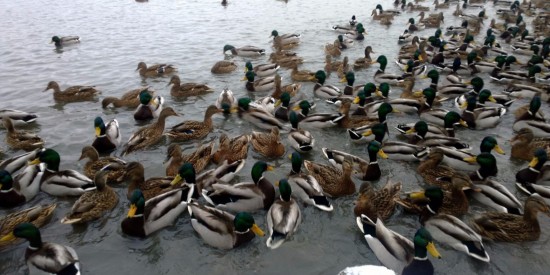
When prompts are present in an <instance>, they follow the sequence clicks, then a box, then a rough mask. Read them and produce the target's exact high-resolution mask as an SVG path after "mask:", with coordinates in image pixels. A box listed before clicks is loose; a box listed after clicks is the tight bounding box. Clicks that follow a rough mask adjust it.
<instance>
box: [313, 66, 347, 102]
mask: <svg viewBox="0 0 550 275" xmlns="http://www.w3.org/2000/svg"><path fill="white" fill-rule="evenodd" d="M315 78H316V79H317V83H315V85H314V86H313V94H315V96H317V97H320V98H322V99H330V98H333V97H337V96H339V95H340V94H342V93H341V92H340V89H338V88H337V87H335V86H332V85H325V80H326V79H327V74H326V73H325V71H322V70H319V71H317V72H316V73H315Z"/></svg>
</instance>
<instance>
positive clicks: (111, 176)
mask: <svg viewBox="0 0 550 275" xmlns="http://www.w3.org/2000/svg"><path fill="white" fill-rule="evenodd" d="M86 158H87V159H88V161H87V162H86V164H84V175H86V177H88V178H94V177H95V175H96V173H97V172H99V171H100V170H101V168H103V167H105V166H107V165H110V164H118V165H119V166H121V167H119V168H120V169H117V168H116V167H114V166H113V167H111V168H110V169H109V170H108V171H107V176H106V177H107V179H106V181H107V183H111V184H112V183H120V182H121V181H122V180H121V178H120V177H121V176H122V175H123V173H124V170H123V169H122V167H123V166H125V165H126V162H125V161H123V160H121V159H119V158H117V157H111V156H107V157H102V158H100V157H99V153H98V152H97V150H96V149H95V148H94V147H92V146H84V147H83V148H82V152H81V153H80V158H78V160H79V161H80V160H83V159H86Z"/></svg>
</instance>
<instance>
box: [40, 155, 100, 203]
mask: <svg viewBox="0 0 550 275" xmlns="http://www.w3.org/2000/svg"><path fill="white" fill-rule="evenodd" d="M60 162H61V158H60V156H59V153H57V151H55V150H54V149H50V148H48V149H42V150H41V151H40V152H39V153H38V154H37V157H36V159H34V160H33V161H31V162H30V163H29V165H37V166H38V167H39V172H38V174H36V175H35V179H33V181H35V180H37V181H38V182H40V190H42V191H44V192H46V193H48V194H50V195H52V196H80V195H82V194H83V193H84V192H86V191H90V190H94V189H95V185H94V183H93V181H92V180H91V179H89V178H88V177H86V176H84V175H82V174H80V173H79V172H77V171H75V170H61V171H60V170H59V163H60Z"/></svg>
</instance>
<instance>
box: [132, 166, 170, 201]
mask: <svg viewBox="0 0 550 275" xmlns="http://www.w3.org/2000/svg"><path fill="white" fill-rule="evenodd" d="M122 180H123V181H125V182H128V190H127V192H126V196H127V198H128V199H130V198H131V197H132V193H133V192H134V190H137V189H139V190H140V191H141V192H142V193H143V196H144V197H145V199H146V200H148V199H150V198H153V197H155V196H158V195H160V194H162V193H165V192H167V191H170V190H172V189H173V188H172V186H171V185H170V183H171V182H172V180H173V177H152V178H148V179H147V180H145V168H143V165H142V164H141V163H139V162H129V163H128V164H126V166H125V167H124V174H123V175H122Z"/></svg>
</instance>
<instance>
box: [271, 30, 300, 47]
mask: <svg viewBox="0 0 550 275" xmlns="http://www.w3.org/2000/svg"><path fill="white" fill-rule="evenodd" d="M301 36H302V35H300V34H297V33H285V34H281V35H279V32H278V31H277V30H273V31H271V36H270V37H273V40H274V41H275V40H277V39H278V40H279V42H280V43H281V44H282V45H284V46H288V45H297V44H299V43H300V37H301Z"/></svg>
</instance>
